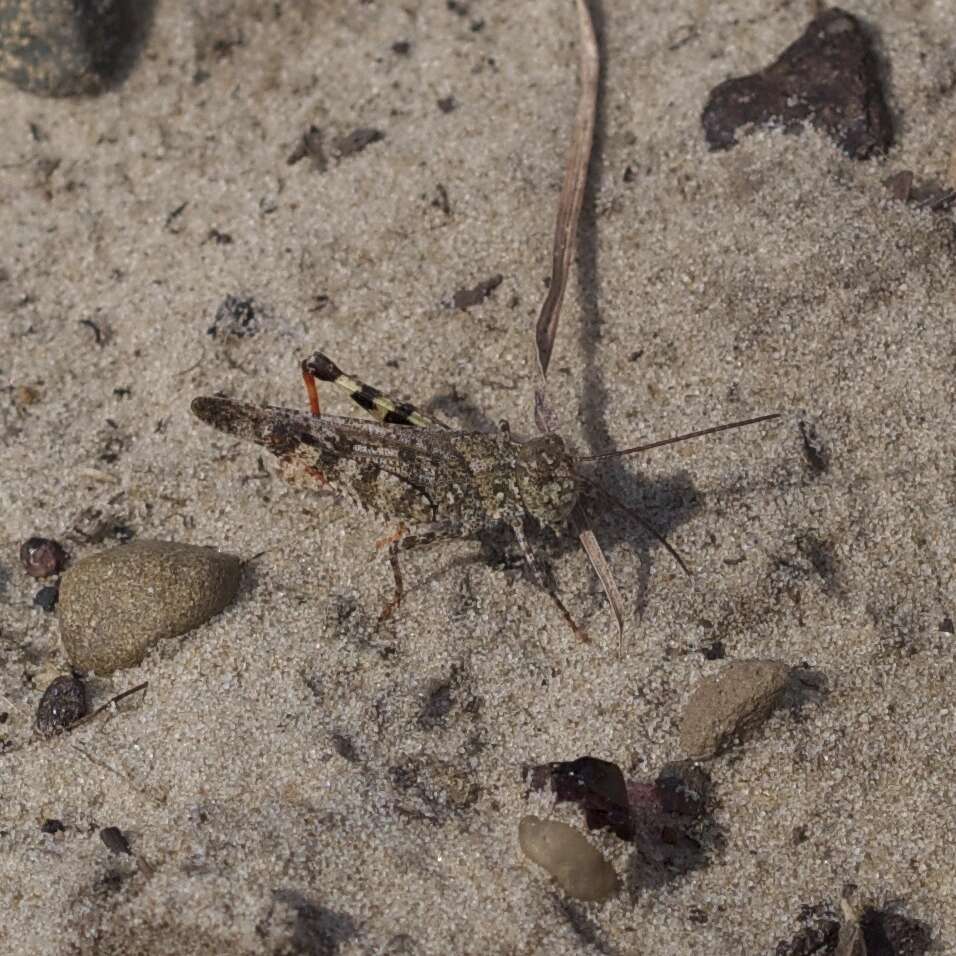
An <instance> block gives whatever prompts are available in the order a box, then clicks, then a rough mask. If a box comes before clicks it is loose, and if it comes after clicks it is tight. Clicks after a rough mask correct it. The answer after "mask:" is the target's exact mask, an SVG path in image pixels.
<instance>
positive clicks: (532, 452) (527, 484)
mask: <svg viewBox="0 0 956 956" xmlns="http://www.w3.org/2000/svg"><path fill="white" fill-rule="evenodd" d="M518 490H519V492H520V493H521V500H522V502H523V503H524V506H525V509H526V510H527V512H528V514H530V515H531V516H532V517H533V518H534V519H535V520H536V521H537V522H538V523H539V524H543V525H550V526H551V527H553V528H561V527H563V526H564V525H565V524H566V522H567V519H568V515H569V514H570V513H571V509H572V508H573V507H574V503H575V502H576V501H577V500H578V483H577V479H576V478H575V477H574V460H573V459H572V457H571V456H570V455H569V454H568V450H567V449H566V448H565V447H564V442H563V441H562V439H561V437H560V436H559V435H555V434H548V435H542V436H541V437H540V438H532V439H531V441H527V442H524V443H522V444H521V445H519V446H518Z"/></svg>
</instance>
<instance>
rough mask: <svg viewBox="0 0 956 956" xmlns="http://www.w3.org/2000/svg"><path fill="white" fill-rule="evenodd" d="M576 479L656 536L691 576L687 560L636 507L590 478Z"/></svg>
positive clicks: (579, 476)
mask: <svg viewBox="0 0 956 956" xmlns="http://www.w3.org/2000/svg"><path fill="white" fill-rule="evenodd" d="M577 477H578V480H579V481H581V482H583V483H584V484H586V485H587V486H588V488H590V489H591V491H592V492H594V494H595V497H597V498H599V499H600V500H601V501H603V502H604V503H605V504H607V505H610V506H611V507H612V508H617V509H618V511H621V512H623V513H624V514H626V515H627V516H628V517H629V518H631V519H632V520H633V521H635V522H637V524H639V525H640V526H641V527H642V528H643V529H644V530H645V531H646V532H647V533H648V534H650V535H652V536H653V537H654V538H656V539H657V540H658V541H659V542H660V543H661V544H662V545H663V546H664V547H665V548H666V549H667V553H668V554H669V555H670V556H671V557H672V558H673V559H674V560H675V561H676V562H677V563H678V565H680V569H681V570H682V571H683V572H684V574H686V575H687V576H688V577H692V576H693V572H692V571H691V569H690V568H689V567H688V566H687V562H686V561H685V560H684V559H683V558H682V557H681V556H680V553H679V552H678V550H677V549H676V548H675V547H674V546H673V545H672V544H671V543H670V541H668V540H667V538H665V537H664V534H663V532H661V531H659V530H658V529H657V528H655V527H654V525H653V524H652V523H651V522H650V521H648V520H647V518H645V517H644V516H643V515H642V514H641V513H640V512H639V511H638V510H637V509H636V508H631V507H630V506H629V505H626V504H624V502H623V501H621V499H620V498H616V497H615V496H614V495H612V494H611V493H610V492H609V491H605V490H604V489H603V488H602V487H601V486H600V485H599V484H598V483H597V482H596V481H591V479H590V478H585V477H584V475H578V476H577Z"/></svg>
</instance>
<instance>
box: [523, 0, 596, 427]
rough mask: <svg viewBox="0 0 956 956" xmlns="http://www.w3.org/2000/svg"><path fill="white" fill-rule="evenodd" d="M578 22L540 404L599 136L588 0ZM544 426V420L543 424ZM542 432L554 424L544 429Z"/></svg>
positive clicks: (540, 340) (541, 350)
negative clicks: (574, 93)
mask: <svg viewBox="0 0 956 956" xmlns="http://www.w3.org/2000/svg"><path fill="white" fill-rule="evenodd" d="M577 7H578V23H579V25H580V30H581V39H580V47H579V53H580V71H581V80H580V82H581V94H580V97H579V98H578V111H577V115H576V116H575V120H574V132H573V134H572V139H571V150H570V153H569V154H568V165H567V169H566V170H565V173H564V183H563V185H562V186H561V196H560V198H559V200H558V215H557V221H556V222H555V226H554V244H553V246H552V251H551V285H550V287H549V288H548V295H547V297H546V298H545V300H544V304H543V305H542V306H541V312H540V313H539V314H538V324H537V328H536V330H535V343H536V345H537V351H538V368H539V369H540V370H541V386H540V390H539V391H540V397H539V396H537V395H536V398H535V404H536V407H537V406H539V405H540V404H542V403H543V402H544V395H543V392H544V382H545V379H546V378H547V375H548V365H549V364H550V363H551V351H552V349H553V348H554V339H555V336H556V335H557V332H558V320H559V318H560V315H561V303H562V302H563V301H564V290H565V288H566V287H567V284H568V273H569V272H570V269H571V257H572V255H573V254H574V238H575V236H576V234H577V229H578V219H579V218H580V215H581V203H582V202H583V200H584V188H585V186H586V184H587V177H588V162H589V161H590V159H591V143H592V140H593V138H594V119H595V116H596V114H597V90H598V70H599V62H598V47H597V38H596V37H595V35H594V25H593V24H592V23H591V14H590V13H589V11H588V7H587V3H586V0H577ZM540 427H541V425H540V423H539V428H540ZM541 430H542V431H550V430H551V429H548V428H542V429H541Z"/></svg>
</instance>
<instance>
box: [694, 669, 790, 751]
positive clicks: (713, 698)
mask: <svg viewBox="0 0 956 956" xmlns="http://www.w3.org/2000/svg"><path fill="white" fill-rule="evenodd" d="M790 675H791V668H790V667H789V666H788V665H787V664H785V663H783V662H782V661H770V660H751V661H732V662H731V663H729V664H726V665H725V666H724V667H723V668H721V671H720V673H719V674H718V675H716V676H714V677H705V678H704V679H703V680H702V681H701V682H700V683H699V684H698V685H697V687H695V688H694V691H693V693H692V694H691V696H690V700H688V701H687V704H686V705H685V707H684V713H683V716H682V717H681V724H680V742H681V749H682V750H683V752H684V753H685V754H686V755H687V756H688V757H696V758H704V757H711V756H713V755H714V754H716V753H718V752H719V751H720V750H721V749H723V748H724V747H725V746H726V745H727V744H728V743H729V742H730V741H731V740H732V739H733V738H734V737H743V736H745V735H747V734H748V733H750V732H752V731H753V730H754V729H755V728H756V727H758V726H759V725H760V724H761V723H763V721H765V720H766V719H767V717H769V716H770V713H771V711H772V710H773V709H774V707H776V705H777V704H778V703H779V702H780V700H781V698H782V697H783V693H784V691H785V690H786V689H787V687H788V686H789V685H790Z"/></svg>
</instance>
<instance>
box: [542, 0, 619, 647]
mask: <svg viewBox="0 0 956 956" xmlns="http://www.w3.org/2000/svg"><path fill="white" fill-rule="evenodd" d="M577 8H578V24H579V27H580V32H581V38H580V42H579V53H580V72H581V79H580V83H581V94H580V96H579V98H578V111H577V115H576V116H575V119H574V132H573V134H572V137H571V150H570V152H569V154H568V165H567V169H566V170H565V173H564V183H563V185H562V187H561V196H560V198H559V199H558V215H557V220H556V222H555V226H554V245H553V247H552V251H551V285H550V286H549V288H548V294H547V297H546V298H545V300H544V304H543V305H542V306H541V312H540V313H539V315H538V324H537V327H536V328H535V344H536V346H537V352H538V368H539V370H540V371H541V384H540V385H539V386H538V388H537V389H536V390H535V395H534V416H535V422H536V424H537V426H538V429H539V430H540V431H542V432H550V431H554V430H555V416H554V413H553V412H552V410H551V407H550V406H549V404H548V401H547V398H546V396H545V385H546V382H547V377H548V366H549V365H550V363H551V352H552V350H553V349H554V340H555V337H556V335H557V333H558V321H559V320H560V318H561V304H562V303H563V301H564V291H565V289H566V288H567V284H568V273H569V272H570V270H571V258H572V256H573V255H574V240H575V237H576V236H577V231H578V219H579V218H580V216H581V204H582V202H583V201H584V189H585V187H586V185H587V178H588V163H589V162H590V159H591V145H592V143H593V140H594V121H595V117H596V116H597V91H598V76H599V71H600V61H599V58H598V45H597V37H596V36H595V35H594V24H593V23H592V22H591V13H590V11H589V10H588V6H587V2H586V0H577ZM571 522H572V525H573V527H574V530H575V531H576V532H577V535H578V538H579V540H580V542H581V546H582V547H583V548H584V553H585V554H586V555H587V556H588V560H589V561H590V562H591V567H593V568H594V573H595V574H596V575H597V576H598V578H599V579H600V581H601V586H602V587H603V588H604V593H605V594H606V595H607V599H608V602H609V603H610V605H611V609H612V610H613V611H614V617H615V619H616V621H617V629H618V635H619V638H620V646H621V653H623V650H624V601H623V599H622V598H621V592H620V591H619V590H618V589H617V584H616V583H615V581H614V576H613V575H612V574H611V569H610V567H609V566H608V563H607V558H605V556H604V552H603V551H602V550H601V545H600V544H598V540H597V538H596V537H595V536H594V532H593V531H592V530H591V529H590V528H589V527H588V526H587V522H586V520H585V516H584V512H583V511H582V509H581V507H580V506H579V505H578V506H576V507H575V509H574V511H573V512H572V513H571Z"/></svg>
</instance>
